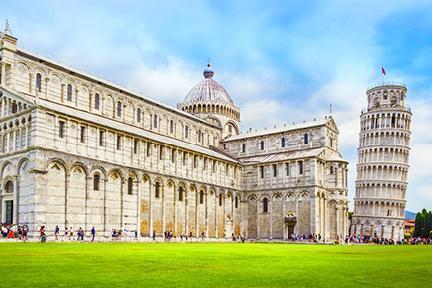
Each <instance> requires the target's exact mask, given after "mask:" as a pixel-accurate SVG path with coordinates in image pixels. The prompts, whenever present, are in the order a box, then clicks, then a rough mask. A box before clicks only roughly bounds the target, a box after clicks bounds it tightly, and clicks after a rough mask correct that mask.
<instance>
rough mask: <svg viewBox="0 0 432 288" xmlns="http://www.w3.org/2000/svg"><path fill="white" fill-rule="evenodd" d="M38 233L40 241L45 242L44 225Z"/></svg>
mask: <svg viewBox="0 0 432 288" xmlns="http://www.w3.org/2000/svg"><path fill="white" fill-rule="evenodd" d="M39 235H40V239H41V242H42V243H45V242H46V235H45V226H44V225H42V226H41V227H40V229H39Z"/></svg>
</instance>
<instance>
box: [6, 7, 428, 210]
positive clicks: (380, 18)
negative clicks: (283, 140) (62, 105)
mask: <svg viewBox="0 0 432 288" xmlns="http://www.w3.org/2000/svg"><path fill="white" fill-rule="evenodd" d="M303 2H304V3H303ZM0 7H2V8H1V10H0V22H1V21H5V20H6V19H8V20H9V24H10V26H11V29H12V33H13V35H14V36H15V37H17V38H18V46H19V47H21V48H25V49H27V50H30V51H32V52H36V53H38V54H40V55H43V56H46V57H48V58H51V59H54V60H57V61H60V62H62V63H65V64H68V65H70V66H72V67H75V68H78V69H80V70H83V71H86V72H88V73H91V74H93V75H96V76H100V77H102V78H104V79H107V80H110V81H112V82H115V83H118V84H121V85H123V86H126V87H128V88H131V89H134V90H136V91H139V92H141V93H143V94H144V95H146V96H147V97H150V98H153V99H157V100H159V101H162V102H164V103H167V104H170V105H173V106H175V105H176V103H178V102H180V101H182V100H183V98H184V97H185V96H186V94H187V92H188V91H189V89H191V88H192V87H193V85H195V84H196V83H197V82H198V81H200V80H201V79H202V71H203V69H204V68H205V65H206V64H207V61H208V59H210V61H211V63H212V65H213V68H214V70H215V76H214V79H215V80H216V81H218V82H219V83H220V84H222V85H223V86H224V87H225V88H226V89H227V91H228V92H229V94H230V95H231V97H232V98H233V99H234V101H235V103H236V104H237V105H238V106H239V107H240V109H241V122H242V123H241V126H242V130H243V131H246V130H247V129H249V128H254V129H255V128H257V129H263V128H264V127H267V128H270V127H273V126H274V125H278V126H280V125H283V124H284V123H287V124H290V123H292V122H296V123H298V122H302V121H303V120H306V121H311V120H313V119H314V118H317V119H322V118H324V116H325V115H327V114H328V113H329V106H330V104H331V105H332V116H333V117H334V118H335V120H336V123H337V125H338V128H339V130H340V149H341V152H342V155H343V156H344V158H346V159H347V160H349V162H350V165H349V169H350V172H349V180H350V181H349V186H350V187H349V188H350V191H349V195H350V202H351V204H350V207H351V208H352V207H353V206H352V205H353V201H352V198H353V196H354V194H355V188H354V181H355V163H356V161H357V146H358V133H359V122H360V121H359V115H360V111H361V109H363V108H365V107H366V105H367V99H366V94H365V92H366V90H367V88H368V87H369V86H371V85H373V84H376V83H379V82H380V81H381V67H384V68H385V70H386V72H387V76H386V78H385V81H389V82H402V83H405V84H406V85H407V87H408V93H407V102H408V105H409V106H410V107H411V109H412V112H413V123H412V138H411V155H410V169H409V185H408V192H407V200H408V202H407V210H409V211H414V212H416V211H419V210H421V209H422V208H427V209H429V210H432V166H431V165H430V164H431V163H432V133H430V126H429V125H430V123H432V102H431V101H430V100H431V96H432V17H431V15H432V0H429V1H424V0H417V1H398V0H394V1H376V0H375V1H369V0H362V1H343V0H336V1H332V0H327V1H313V0H311V1H288V0H285V1H271V0H268V1H254V0H249V1H187V0H183V1H127V0H124V1H80V0H75V1H54V0H52V1H46V0H38V1H24V0H22V1H21V0H17V1H10V0H0Z"/></svg>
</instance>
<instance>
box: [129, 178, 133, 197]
mask: <svg viewBox="0 0 432 288" xmlns="http://www.w3.org/2000/svg"><path fill="white" fill-rule="evenodd" d="M132 192H133V178H132V177H129V178H128V194H129V195H132Z"/></svg>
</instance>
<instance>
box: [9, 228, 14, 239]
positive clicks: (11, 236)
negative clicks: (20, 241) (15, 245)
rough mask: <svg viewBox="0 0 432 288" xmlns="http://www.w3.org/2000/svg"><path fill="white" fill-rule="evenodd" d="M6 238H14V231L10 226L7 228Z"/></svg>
mask: <svg viewBox="0 0 432 288" xmlns="http://www.w3.org/2000/svg"><path fill="white" fill-rule="evenodd" d="M7 238H8V239H14V238H15V233H14V230H13V229H12V227H11V228H10V229H9V232H8V234H7Z"/></svg>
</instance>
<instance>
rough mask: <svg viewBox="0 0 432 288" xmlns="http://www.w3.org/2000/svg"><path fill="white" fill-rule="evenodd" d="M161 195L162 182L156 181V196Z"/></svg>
mask: <svg viewBox="0 0 432 288" xmlns="http://www.w3.org/2000/svg"><path fill="white" fill-rule="evenodd" d="M159 197H160V183H159V182H156V184H155V198H159Z"/></svg>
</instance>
